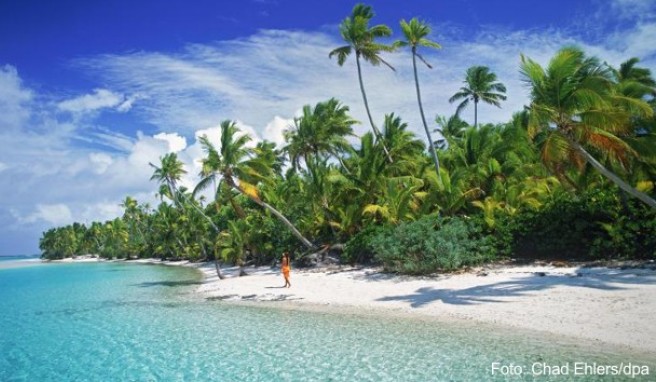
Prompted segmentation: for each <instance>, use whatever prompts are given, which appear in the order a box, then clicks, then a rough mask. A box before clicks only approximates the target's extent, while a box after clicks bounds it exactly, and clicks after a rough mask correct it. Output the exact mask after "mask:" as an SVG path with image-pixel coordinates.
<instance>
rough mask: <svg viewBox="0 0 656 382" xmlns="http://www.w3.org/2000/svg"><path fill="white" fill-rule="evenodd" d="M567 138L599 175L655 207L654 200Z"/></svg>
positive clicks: (655, 202) (655, 201)
mask: <svg viewBox="0 0 656 382" xmlns="http://www.w3.org/2000/svg"><path fill="white" fill-rule="evenodd" d="M567 140H568V141H569V143H570V144H571V145H572V146H573V147H574V148H575V149H576V151H578V152H579V153H580V154H581V155H583V157H584V158H585V159H586V161H587V162H588V163H590V165H592V167H594V168H595V169H596V170H597V171H599V172H600V173H601V175H603V176H605V177H606V178H608V179H609V180H610V181H611V182H613V183H615V184H616V185H617V186H618V187H619V188H621V189H622V190H624V191H625V192H626V193H628V194H629V195H631V196H633V197H634V198H637V199H639V200H640V201H642V202H643V203H645V204H646V205H648V206H650V207H651V208H654V209H656V200H654V199H652V198H651V197H649V195H647V194H645V193H643V192H640V191H638V190H636V189H635V188H633V187H631V185H630V184H628V183H626V182H625V181H623V180H622V179H621V178H620V177H618V176H617V175H615V174H613V173H612V172H611V171H609V170H608V169H607V168H606V167H604V166H603V165H602V164H601V163H599V161H597V160H596V159H595V158H594V157H593V156H592V155H590V153H588V152H587V151H586V150H585V149H584V148H583V146H581V145H580V144H579V143H578V142H576V141H575V140H573V139H571V138H570V137H567Z"/></svg>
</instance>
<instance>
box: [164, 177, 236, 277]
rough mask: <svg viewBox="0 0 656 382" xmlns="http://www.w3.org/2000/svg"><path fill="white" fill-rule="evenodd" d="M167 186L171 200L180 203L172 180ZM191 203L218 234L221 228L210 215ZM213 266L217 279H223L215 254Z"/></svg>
mask: <svg viewBox="0 0 656 382" xmlns="http://www.w3.org/2000/svg"><path fill="white" fill-rule="evenodd" d="M169 188H170V189H171V194H172V195H173V201H174V202H175V203H176V204H178V205H180V201H179V200H178V198H177V197H176V195H177V193H176V192H175V191H177V189H176V187H175V184H173V183H172V182H169ZM191 205H192V206H193V207H194V209H195V210H196V211H197V212H198V213H200V214H201V216H202V217H204V218H205V219H206V220H207V221H208V222H209V223H210V225H211V226H212V228H214V231H215V232H216V233H217V234H218V233H219V232H221V230H219V227H217V226H216V224H214V222H213V221H212V219H210V217H209V216H207V215H206V214H205V213H204V212H203V211H202V210H201V209H200V208H199V207H198V206H197V205H195V204H194V203H193V202H192V203H191ZM214 267H215V268H216V275H217V276H218V277H219V280H223V279H224V276H223V274H222V273H221V265H220V264H219V260H218V259H217V256H216V255H215V256H214Z"/></svg>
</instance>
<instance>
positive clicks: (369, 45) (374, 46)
mask: <svg viewBox="0 0 656 382" xmlns="http://www.w3.org/2000/svg"><path fill="white" fill-rule="evenodd" d="M373 17H374V11H373V9H372V8H371V7H370V6H368V5H364V4H361V3H360V4H356V5H355V6H354V7H353V11H352V12H351V16H349V17H347V18H346V19H344V21H342V23H341V24H340V26H339V31H340V33H341V35H342V38H343V39H344V41H345V42H346V43H347V45H344V46H340V47H339V48H336V49H333V50H332V51H331V52H330V53H329V54H328V57H329V58H332V57H333V56H337V64H338V65H339V66H342V65H344V63H345V62H346V58H347V57H348V56H349V55H350V54H351V53H352V52H355V63H356V65H357V67H358V80H359V82H360V92H361V93H362V100H363V101H364V107H365V109H366V111H367V116H368V117H369V123H370V124H371V128H372V129H373V131H374V134H375V135H376V138H378V139H380V137H381V134H380V130H378V128H377V127H376V124H375V123H374V120H373V118H372V117H371V110H369V102H368V101H367V93H366V92H365V90H364V83H363V80H362V67H361V64H360V58H362V59H363V60H365V61H367V62H369V63H370V64H371V65H373V66H378V65H380V64H381V63H382V64H384V65H386V66H387V67H389V68H390V69H392V70H395V69H394V67H393V66H392V65H390V64H389V63H388V62H386V61H385V60H383V58H382V57H381V56H380V53H381V52H391V51H393V50H394V47H393V46H389V45H385V44H379V43H376V42H375V39H376V38H381V37H388V36H391V35H392V30H391V29H390V28H389V27H388V26H387V25H384V24H379V25H374V26H372V27H369V21H371V19H372V18H373ZM383 150H384V151H385V155H387V160H388V161H389V162H390V163H392V162H393V160H392V157H391V155H390V154H389V152H388V151H387V147H386V146H385V145H383Z"/></svg>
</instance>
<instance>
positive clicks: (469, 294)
mask: <svg viewBox="0 0 656 382" xmlns="http://www.w3.org/2000/svg"><path fill="white" fill-rule="evenodd" d="M655 283H656V273H654V272H631V271H629V272H627V271H620V270H612V269H609V270H608V271H604V272H600V273H593V272H589V271H586V270H584V269H581V268H580V269H578V270H577V272H575V275H544V274H540V273H534V274H532V275H530V276H528V277H517V278H516V279H514V280H509V281H502V282H497V283H492V284H485V285H478V286H474V287H469V288H464V289H449V288H435V287H422V288H419V289H417V290H416V291H415V292H414V293H412V294H407V295H399V296H388V297H382V298H379V299H378V300H377V301H405V302H408V303H409V304H410V306H411V307H413V308H420V307H422V306H424V305H427V304H430V303H432V302H436V301H442V302H443V303H445V304H452V305H475V304H481V303H495V302H496V303H503V302H508V301H509V300H508V298H509V297H510V298H512V297H520V296H526V295H527V294H529V293H532V292H539V291H542V290H547V289H551V288H554V287H556V286H571V287H583V288H592V289H599V290H623V289H627V287H626V286H628V285H644V284H655Z"/></svg>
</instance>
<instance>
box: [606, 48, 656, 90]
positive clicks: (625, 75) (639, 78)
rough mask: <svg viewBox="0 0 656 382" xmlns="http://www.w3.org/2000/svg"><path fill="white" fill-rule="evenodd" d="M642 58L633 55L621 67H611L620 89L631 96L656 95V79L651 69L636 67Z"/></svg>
mask: <svg viewBox="0 0 656 382" xmlns="http://www.w3.org/2000/svg"><path fill="white" fill-rule="evenodd" d="M638 62H640V59H638V58H636V57H632V58H630V59H628V60H626V61H624V62H623V63H621V64H620V68H619V69H615V68H611V72H612V75H613V79H614V80H615V82H616V83H617V85H618V86H619V91H620V92H621V93H622V94H624V95H626V96H629V97H634V98H643V97H645V96H651V97H655V96H656V81H654V78H653V77H652V76H651V70H649V69H647V68H640V67H636V64H637V63H638Z"/></svg>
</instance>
